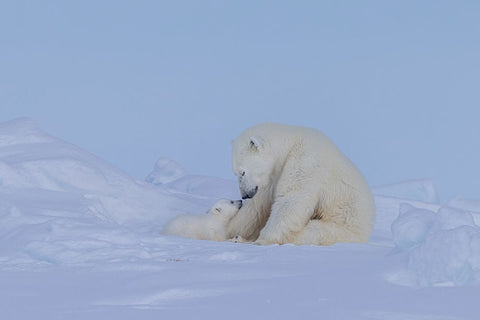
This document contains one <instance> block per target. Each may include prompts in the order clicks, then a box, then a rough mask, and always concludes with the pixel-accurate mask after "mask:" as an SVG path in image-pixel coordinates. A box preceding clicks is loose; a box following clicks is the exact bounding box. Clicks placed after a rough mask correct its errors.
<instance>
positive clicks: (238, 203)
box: [233, 200, 243, 209]
mask: <svg viewBox="0 0 480 320" xmlns="http://www.w3.org/2000/svg"><path fill="white" fill-rule="evenodd" d="M233 204H234V205H235V206H236V207H237V208H238V209H240V208H241V207H242V204H243V202H242V200H236V201H233Z"/></svg>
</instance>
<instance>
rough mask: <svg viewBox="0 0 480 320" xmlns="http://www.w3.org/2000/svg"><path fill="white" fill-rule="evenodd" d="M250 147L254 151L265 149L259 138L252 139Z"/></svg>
mask: <svg viewBox="0 0 480 320" xmlns="http://www.w3.org/2000/svg"><path fill="white" fill-rule="evenodd" d="M248 143H249V146H250V149H252V150H261V149H263V141H262V140H261V139H260V138H258V137H250V140H249V142H248Z"/></svg>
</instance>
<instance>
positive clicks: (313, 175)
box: [227, 123, 375, 245]
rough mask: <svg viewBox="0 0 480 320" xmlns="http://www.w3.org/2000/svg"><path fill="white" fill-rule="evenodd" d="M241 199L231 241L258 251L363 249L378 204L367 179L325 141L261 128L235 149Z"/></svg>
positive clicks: (308, 133)
mask: <svg viewBox="0 0 480 320" xmlns="http://www.w3.org/2000/svg"><path fill="white" fill-rule="evenodd" d="M232 144H233V151H232V166H233V172H234V174H235V175H236V176H237V177H238V181H239V187H240V192H241V194H242V198H243V199H245V201H244V204H243V206H242V208H241V209H240V211H239V212H238V213H237V214H236V215H235V216H234V217H233V218H232V220H230V222H229V224H228V225H227V229H228V230H227V231H228V235H229V236H230V237H237V238H238V239H242V240H243V239H244V240H246V241H254V242H255V243H257V244H273V243H278V244H283V243H296V244H317V245H330V244H333V243H335V242H367V241H368V239H369V237H370V234H371V232H372V229H373V223H374V220H375V204H374V200H373V196H372V193H371V191H370V188H369V187H368V185H367V183H366V181H365V179H364V177H363V176H362V174H361V173H360V172H359V171H358V170H357V168H356V167H355V166H354V165H353V164H352V163H351V162H350V160H349V159H347V157H346V156H345V155H343V154H342V153H341V152H340V150H338V148H337V147H336V146H335V145H334V144H333V142H332V141H330V139H328V138H327V137H326V136H325V135H324V134H323V133H321V132H319V131H317V130H315V129H310V128H304V127H297V126H290V125H283V124H275V123H263V124H259V125H256V126H253V127H251V128H249V129H247V130H245V131H244V132H243V133H242V134H241V135H240V136H239V137H238V138H237V139H235V140H234V141H233V142H232Z"/></svg>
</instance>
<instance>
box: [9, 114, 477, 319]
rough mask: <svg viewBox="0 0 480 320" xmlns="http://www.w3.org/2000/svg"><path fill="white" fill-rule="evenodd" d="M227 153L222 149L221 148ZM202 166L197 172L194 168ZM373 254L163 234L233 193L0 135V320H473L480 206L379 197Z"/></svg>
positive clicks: (37, 140)
mask: <svg viewBox="0 0 480 320" xmlns="http://www.w3.org/2000/svg"><path fill="white" fill-rule="evenodd" d="M227 147H228V146H227ZM199 161H201V160H200V159H199ZM374 193H375V195H376V197H375V199H376V204H377V223H376V227H375V231H374V234H373V236H372V239H371V241H370V243H368V244H365V245H360V244H336V245H333V246H329V247H319V246H294V245H283V246H278V245H273V246H255V245H251V244H239V243H231V242H213V241H201V240H193V239H185V238H180V237H170V236H163V235H161V234H160V230H161V229H162V226H163V225H164V224H165V223H166V222H167V221H169V220H170V219H172V218H173V217H175V216H177V215H179V214H185V213H188V214H204V212H205V211H206V210H207V209H208V208H209V207H210V206H211V205H212V204H213V203H214V202H215V200H217V199H218V198H225V197H227V198H234V199H238V198H239V196H238V191H237V187H236V183H235V182H233V181H229V180H224V179H219V178H214V177H203V176H195V175H189V174H188V173H187V172H185V170H184V169H183V168H182V167H181V166H180V165H179V164H177V163H175V162H174V161H172V160H169V159H165V158H162V159H160V160H159V161H158V162H157V163H156V165H155V167H154V170H153V172H152V173H151V174H150V175H149V176H148V177H147V179H146V181H145V182H142V181H137V180H135V179H133V178H131V177H130V176H129V175H127V174H126V173H124V172H122V171H121V170H119V169H117V168H115V167H113V166H111V165H110V164H108V163H106V162H104V161H102V160H101V159H98V158H97V157H95V156H94V155H91V154H89V153H87V152H85V151H84V150H82V149H80V148H78V147H75V146H73V145H71V144H69V143H67V142H64V141H62V140H59V139H57V138H55V137H52V136H50V135H48V134H46V133H44V132H42V131H41V130H40V129H39V128H37V126H36V125H35V123H34V122H33V121H31V120H29V119H18V120H14V121H10V122H6V123H2V124H0V221H1V223H0V270H1V273H0V278H1V279H0V283H2V290H1V291H0V295H1V297H0V301H1V302H0V315H1V318H2V319H133V318H135V319H159V318H165V319H192V318H198V319H205V318H208V319H224V318H228V319H246V318H252V319H293V318H295V319H442V320H443V319H472V320H473V319H478V315H479V314H480V307H479V306H478V299H479V297H480V286H479V284H480V228H479V227H478V223H479V217H480V203H478V202H477V201H474V200H469V199H464V198H462V197H457V198H455V199H452V200H451V201H449V202H448V203H447V204H446V205H440V204H438V203H437V200H436V193H435V188H434V185H433V183H432V182H431V181H428V180H427V181H425V180H416V181H409V182H402V183H399V184H397V185H390V186H385V187H381V188H376V189H374Z"/></svg>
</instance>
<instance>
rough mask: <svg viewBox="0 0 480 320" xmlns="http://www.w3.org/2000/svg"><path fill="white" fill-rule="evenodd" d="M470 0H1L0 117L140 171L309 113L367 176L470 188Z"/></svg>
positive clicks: (212, 158)
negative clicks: (28, 121)
mask: <svg viewBox="0 0 480 320" xmlns="http://www.w3.org/2000/svg"><path fill="white" fill-rule="evenodd" d="M479 17H480V2H478V1H397V2H393V1H235V2H233V1H170V2H164V1H128V2H127V1H75V2H74V1H2V2H0V121H5V120H10V119H13V118H15V117H19V116H28V117H31V118H33V119H35V120H36V121H37V122H38V123H39V124H40V126H41V127H42V128H44V129H45V130H46V131H47V132H50V133H51V134H53V135H56V136H58V137H60V138H62V139H64V140H67V141H69V142H72V143H74V144H76V145H78V146H80V147H83V148H85V149H87V150H88V151H90V152H92V153H94V154H96V155H98V156H100V157H102V158H104V159H106V160H108V161H109V162H111V163H113V164H115V165H116V166H118V167H120V168H122V169H124V170H125V171H127V172H129V173H130V174H132V175H133V176H135V177H137V178H144V177H145V176H146V175H147V174H148V173H149V171H150V170H151V168H152V166H153V164H154V162H155V160H156V159H157V158H158V157H160V156H164V157H169V158H172V159H174V160H176V161H177V162H179V163H181V164H182V165H184V166H185V168H186V169H187V170H188V171H189V172H190V173H193V174H205V175H212V176H219V177H225V178H232V179H233V175H232V174H231V169H230V167H231V164H230V140H231V139H233V138H234V137H235V136H236V135H238V134H239V133H240V132H241V131H242V130H243V129H244V128H246V127H248V126H250V125H252V124H254V123H258V122H262V121H276V122H283V123H290V124H298V125H304V126H310V127H315V128H318V129H320V130H322V131H324V132H325V133H326V134H327V135H329V136H330V137H331V138H332V139H333V140H334V141H335V142H336V143H337V145H338V146H339V147H340V149H342V150H343V151H344V152H345V153H346V154H347V155H348V156H349V157H350V158H351V159H352V160H353V161H354V162H355V163H356V164H357V166H358V167H359V168H360V169H361V171H362V172H363V173H364V174H365V176H366V177H367V180H368V181H369V183H370V184H371V185H379V184H386V183H392V182H397V181H401V180H405V179H416V178H432V179H434V181H435V182H436V184H437V186H438V189H439V193H440V196H441V198H442V200H448V198H450V197H452V196H454V195H457V194H459V195H464V196H467V197H471V198H477V199H479V198H480V170H479V168H480V142H479V140H480V127H479V122H480V19H479Z"/></svg>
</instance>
